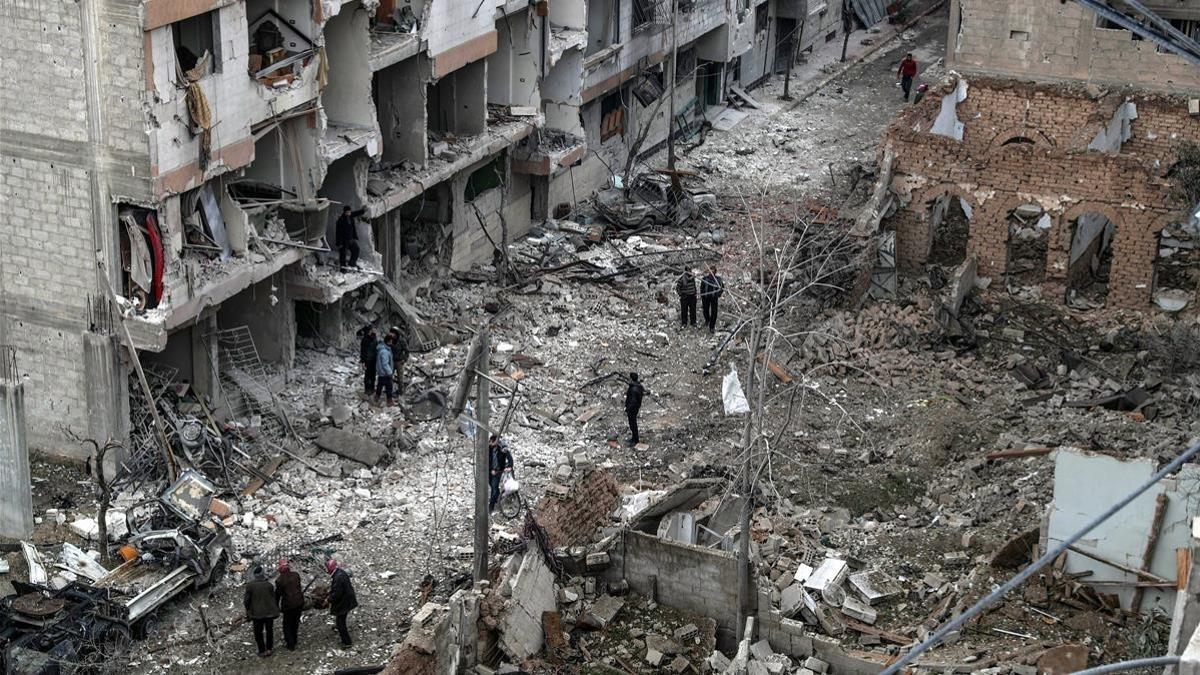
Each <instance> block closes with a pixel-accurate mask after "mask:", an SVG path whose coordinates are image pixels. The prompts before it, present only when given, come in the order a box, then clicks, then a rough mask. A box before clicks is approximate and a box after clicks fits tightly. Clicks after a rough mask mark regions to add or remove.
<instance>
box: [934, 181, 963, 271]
mask: <svg viewBox="0 0 1200 675" xmlns="http://www.w3.org/2000/svg"><path fill="white" fill-rule="evenodd" d="M969 208H970V207H969V206H967V205H966V204H964V203H963V200H962V198H961V197H956V196H954V195H951V194H944V195H942V196H940V197H938V198H937V199H934V200H933V201H931V202H929V258H928V262H929V263H930V264H932V265H941V266H943V267H956V266H957V265H959V264H960V263H962V261H963V260H966V258H967V240H968V239H969V238H970V236H971V216H970V214H969V212H968V209H969Z"/></svg>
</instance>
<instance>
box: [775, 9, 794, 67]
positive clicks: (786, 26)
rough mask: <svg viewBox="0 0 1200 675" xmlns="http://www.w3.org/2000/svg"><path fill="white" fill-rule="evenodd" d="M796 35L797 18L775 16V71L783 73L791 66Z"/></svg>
mask: <svg viewBox="0 0 1200 675" xmlns="http://www.w3.org/2000/svg"><path fill="white" fill-rule="evenodd" d="M796 37H797V36H796V20H795V19H788V18H785V17H782V16H777V17H775V72H777V73H782V72H784V71H785V70H787V69H788V68H790V67H791V65H792V48H793V47H794V46H795V45H796Z"/></svg>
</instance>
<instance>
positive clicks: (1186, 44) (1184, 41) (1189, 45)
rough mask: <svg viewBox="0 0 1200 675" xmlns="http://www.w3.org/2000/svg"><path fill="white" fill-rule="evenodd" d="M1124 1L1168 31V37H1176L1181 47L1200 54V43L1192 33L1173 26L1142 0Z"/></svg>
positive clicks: (1165, 31) (1151, 21)
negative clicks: (1189, 33)
mask: <svg viewBox="0 0 1200 675" xmlns="http://www.w3.org/2000/svg"><path fill="white" fill-rule="evenodd" d="M1124 2H1125V4H1127V5H1129V6H1130V7H1132V8H1133V9H1135V10H1136V11H1138V12H1139V13H1141V15H1142V16H1144V17H1146V18H1147V19H1150V23H1152V24H1154V25H1155V26H1158V27H1159V28H1160V29H1162V31H1163V32H1164V33H1166V37H1168V38H1172V39H1174V40H1175V41H1176V42H1178V44H1179V46H1180V47H1182V48H1184V49H1186V50H1188V51H1189V52H1191V53H1193V54H1200V44H1197V43H1196V41H1195V40H1193V39H1192V37H1191V36H1190V35H1188V34H1186V33H1184V32H1183V31H1181V30H1179V29H1178V28H1176V27H1175V26H1172V25H1171V22H1170V21H1167V20H1166V19H1164V18H1162V17H1161V16H1159V15H1157V14H1155V13H1154V12H1153V11H1151V9H1150V8H1149V7H1147V6H1145V5H1143V4H1142V3H1141V1H1140V0H1124Z"/></svg>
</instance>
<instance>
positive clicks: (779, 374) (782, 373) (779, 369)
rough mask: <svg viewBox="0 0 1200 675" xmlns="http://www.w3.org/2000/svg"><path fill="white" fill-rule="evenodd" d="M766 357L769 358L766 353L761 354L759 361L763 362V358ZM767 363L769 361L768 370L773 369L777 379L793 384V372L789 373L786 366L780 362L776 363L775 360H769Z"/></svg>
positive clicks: (772, 371)
mask: <svg viewBox="0 0 1200 675" xmlns="http://www.w3.org/2000/svg"><path fill="white" fill-rule="evenodd" d="M766 358H767V355H766V354H759V355H758V362H759V363H762V362H763V360H764V359H766ZM766 363H767V370H769V371H771V374H772V375H774V376H775V379H777V380H779V381H780V382H782V383H784V384H791V382H792V379H793V378H792V374H791V373H789V372H788V371H787V369H786V368H784V367H783V366H781V365H779V364H778V363H775V362H774V361H769V360H768V361H767V362H766Z"/></svg>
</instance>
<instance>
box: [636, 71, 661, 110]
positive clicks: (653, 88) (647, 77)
mask: <svg viewBox="0 0 1200 675" xmlns="http://www.w3.org/2000/svg"><path fill="white" fill-rule="evenodd" d="M631 89H632V91H633V95H634V96H635V97H637V100H638V103H641V104H642V107H649V106H650V104H652V103H654V102H655V101H657V100H658V99H659V97H661V96H662V95H663V93H665V92H666V90H667V89H666V85H665V84H664V83H663V74H662V70H660V69H655V70H651V71H648V72H645V73H642V76H641V77H640V78H638V81H637V83H636V84H634V85H633V87H632V88H631Z"/></svg>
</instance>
